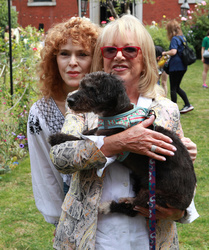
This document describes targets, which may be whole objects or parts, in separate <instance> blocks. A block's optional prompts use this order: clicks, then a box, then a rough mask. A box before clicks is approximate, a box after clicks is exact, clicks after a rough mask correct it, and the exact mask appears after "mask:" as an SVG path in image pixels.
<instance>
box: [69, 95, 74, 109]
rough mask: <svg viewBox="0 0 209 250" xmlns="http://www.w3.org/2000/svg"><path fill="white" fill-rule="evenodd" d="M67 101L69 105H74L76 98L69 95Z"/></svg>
mask: <svg viewBox="0 0 209 250" xmlns="http://www.w3.org/2000/svg"><path fill="white" fill-rule="evenodd" d="M67 103H68V106H69V107H73V105H74V104H75V99H74V98H73V97H69V98H68V99H67Z"/></svg>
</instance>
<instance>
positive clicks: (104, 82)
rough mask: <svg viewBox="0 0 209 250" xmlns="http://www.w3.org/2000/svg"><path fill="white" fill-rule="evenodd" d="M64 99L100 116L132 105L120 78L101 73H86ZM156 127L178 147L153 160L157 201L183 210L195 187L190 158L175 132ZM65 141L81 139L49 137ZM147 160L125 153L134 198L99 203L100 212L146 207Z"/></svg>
mask: <svg viewBox="0 0 209 250" xmlns="http://www.w3.org/2000/svg"><path fill="white" fill-rule="evenodd" d="M67 102H68V106H69V107H70V108H71V109H73V110H74V111H75V112H92V111H93V112H94V113H95V114H98V115H99V116H103V117H107V116H108V117H109V116H114V115H116V114H120V113H123V112H126V111H128V110H130V109H131V108H132V105H131V103H130V100H129V98H128V96H127V94H126V91H125V87H124V86H123V82H122V80H120V79H119V78H118V77H117V76H115V75H113V74H107V73H104V72H97V73H91V74H88V75H86V76H85V77H84V78H83V79H82V80H81V82H80V87H79V90H78V91H77V92H76V93H74V94H72V95H69V97H68V98H67ZM155 130H156V131H157V132H161V133H163V134H164V135H167V136H169V137H170V138H171V139H172V140H173V145H174V146H175V147H176V148H177V151H176V152H175V155H174V156H166V161H165V162H163V161H156V203H157V204H158V205H160V206H163V207H167V205H170V206H172V207H175V208H178V209H181V210H185V209H186V208H187V207H188V206H189V205H190V203H191V201H192V198H193V194H194V190H195V186H196V176H195V172H194V168H193V163H192V160H191V158H190V155H189V153H188V151H187V149H186V147H185V146H184V145H183V144H182V142H181V140H180V139H179V138H178V136H177V135H176V134H175V133H173V132H171V131H169V130H166V129H164V128H162V127H160V126H156V127H155ZM119 131H121V129H109V130H108V131H107V130H98V131H97V130H96V134H97V135H98V134H99V135H101V134H104V135H107V134H108V135H111V134H115V133H117V132H119ZM98 132H99V133H98ZM86 134H91V132H90V133H88V132H87V133H86ZM67 140H68V141H69V140H80V138H77V137H74V136H70V135H65V134H57V135H53V136H51V137H50V138H49V142H50V144H51V145H55V144H59V143H62V142H64V141H67ZM148 162H149V158H148V157H147V156H144V155H139V154H134V153H130V154H129V155H128V157H127V158H126V159H125V160H124V161H123V164H124V165H125V166H126V167H127V168H129V169H131V170H132V173H133V174H132V178H133V179H134V183H135V184H134V191H135V193H136V197H135V198H124V199H121V201H119V203H116V202H115V201H110V202H107V203H105V204H104V203H103V204H101V205H100V212H102V213H108V212H120V213H125V214H127V215H129V216H135V215H136V214H137V212H136V211H134V210H133V208H134V206H143V207H146V208H147V207H148V200H149V187H148V185H149V178H148V177H149V176H148V165H149V163H148Z"/></svg>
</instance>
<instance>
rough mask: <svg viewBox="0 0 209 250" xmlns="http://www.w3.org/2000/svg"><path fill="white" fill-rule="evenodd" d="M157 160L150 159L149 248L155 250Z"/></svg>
mask: <svg viewBox="0 0 209 250" xmlns="http://www.w3.org/2000/svg"><path fill="white" fill-rule="evenodd" d="M155 174H156V171H155V160H154V159H151V158H150V159H149V247H150V249H151V250H155V245H156V228H155V226H156V213H155V212H156V211H155V204H156V200H155Z"/></svg>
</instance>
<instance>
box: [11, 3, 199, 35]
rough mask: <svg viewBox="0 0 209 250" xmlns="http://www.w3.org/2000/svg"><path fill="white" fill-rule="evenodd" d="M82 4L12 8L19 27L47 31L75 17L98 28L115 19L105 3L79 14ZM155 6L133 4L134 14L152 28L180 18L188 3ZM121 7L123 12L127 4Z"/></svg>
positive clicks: (88, 6)
mask: <svg viewBox="0 0 209 250" xmlns="http://www.w3.org/2000/svg"><path fill="white" fill-rule="evenodd" d="M87 1H88V0H87ZM79 2H80V3H81V0H68V1H66V0H11V3H12V6H13V7H14V8H15V9H16V11H17V12H18V13H19V18H18V23H19V24H20V25H21V26H22V27H26V26H28V25H32V26H34V27H36V28H44V30H45V31H46V30H48V29H49V28H50V27H51V25H52V24H53V23H57V22H61V21H62V20H65V19H68V18H70V17H72V16H79V15H85V16H86V17H90V19H91V20H92V21H93V22H95V23H98V24H100V23H101V21H104V20H105V19H106V18H107V17H109V16H111V15H110V13H109V12H108V11H107V8H106V3H105V2H100V1H99V0H89V1H88V2H87V11H86V14H85V13H81V11H79V9H80V8H78V3H79ZM154 2H155V3H154V4H143V3H142V0H133V2H132V3H131V4H130V12H131V13H132V14H133V15H135V16H137V17H138V18H139V19H140V20H141V21H143V23H145V24H151V22H152V21H153V20H154V21H156V22H159V21H160V20H162V18H163V15H165V16H166V17H167V18H175V17H177V16H179V15H180V13H181V9H180V7H181V4H182V3H183V2H184V0H169V1H168V0H155V1H154ZM187 2H188V3H189V5H190V7H191V8H192V7H193V6H194V4H195V3H196V2H198V1H195V0H188V1H187ZM199 2H200V1H199ZM121 7H122V8H123V4H121Z"/></svg>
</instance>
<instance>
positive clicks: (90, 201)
mask: <svg viewBox="0 0 209 250" xmlns="http://www.w3.org/2000/svg"><path fill="white" fill-rule="evenodd" d="M150 108H152V109H153V110H154V111H155V113H156V117H157V118H156V120H155V123H156V124H157V125H161V126H163V127H165V128H167V129H170V130H173V131H174V132H176V134H178V135H179V137H183V131H182V128H181V124H180V115H179V110H178V107H177V105H176V104H174V103H173V102H171V101H170V100H168V99H166V98H163V97H158V98H157V99H156V100H154V101H153V102H152V105H151V107H150ZM94 127H97V117H96V116H95V115H94V114H86V115H75V114H73V113H72V112H70V111H69V112H68V113H67V116H66V120H65V123H64V126H63V129H62V132H64V133H68V134H74V135H77V136H79V132H82V131H83V130H84V129H87V128H88V129H92V128H94ZM50 157H51V160H52V162H53V163H54V165H55V167H56V169H57V170H58V171H60V172H61V173H65V174H66V173H67V174H72V179H71V186H70V190H69V192H68V194H67V195H66V198H65V200H64V203H63V205H62V215H61V217H60V222H59V225H58V227H57V232H56V237H55V241H54V248H55V249H82V250H83V249H95V235H96V229H97V217H98V216H97V214H98V206H99V202H100V198H101V194H102V186H103V178H104V175H105V172H104V173H103V176H102V177H98V176H97V173H96V170H97V169H100V168H103V167H104V165H105V163H106V158H105V156H104V155H103V154H102V152H101V151H100V150H99V149H98V148H97V147H96V146H95V143H94V142H92V141H90V140H88V139H87V140H81V141H73V142H65V143H62V144H59V145H56V146H54V147H52V148H51V152H50ZM156 234H157V247H156V249H178V237H177V230H176V224H175V222H173V221H168V220H160V221H158V223H157V228H156Z"/></svg>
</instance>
